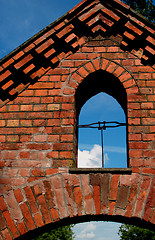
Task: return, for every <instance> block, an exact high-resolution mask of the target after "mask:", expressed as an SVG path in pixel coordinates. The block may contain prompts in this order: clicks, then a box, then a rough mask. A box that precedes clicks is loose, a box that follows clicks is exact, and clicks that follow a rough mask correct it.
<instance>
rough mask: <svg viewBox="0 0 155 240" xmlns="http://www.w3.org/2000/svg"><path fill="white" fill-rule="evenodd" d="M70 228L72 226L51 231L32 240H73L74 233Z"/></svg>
mask: <svg viewBox="0 0 155 240" xmlns="http://www.w3.org/2000/svg"><path fill="white" fill-rule="evenodd" d="M72 227H73V225H69V226H63V227H59V228H56V229H52V230H50V231H49V232H46V233H43V234H42V235H40V236H38V237H36V238H34V239H32V240H73V239H74V232H73V230H72Z"/></svg>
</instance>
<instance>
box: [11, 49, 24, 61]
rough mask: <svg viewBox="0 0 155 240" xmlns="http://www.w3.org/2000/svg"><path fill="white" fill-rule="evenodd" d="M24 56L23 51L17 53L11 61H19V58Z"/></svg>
mask: <svg viewBox="0 0 155 240" xmlns="http://www.w3.org/2000/svg"><path fill="white" fill-rule="evenodd" d="M23 55H24V52H23V51H20V52H18V53H17V54H16V55H15V56H13V59H14V60H17V59H19V58H20V57H22V56H23Z"/></svg>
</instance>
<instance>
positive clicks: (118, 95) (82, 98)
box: [75, 70, 128, 168]
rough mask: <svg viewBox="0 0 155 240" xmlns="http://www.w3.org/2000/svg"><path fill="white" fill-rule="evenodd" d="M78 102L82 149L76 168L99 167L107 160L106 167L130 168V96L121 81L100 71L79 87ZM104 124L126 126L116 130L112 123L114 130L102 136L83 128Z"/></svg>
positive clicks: (79, 136) (78, 124)
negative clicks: (128, 125) (123, 124)
mask: <svg viewBox="0 0 155 240" xmlns="http://www.w3.org/2000/svg"><path fill="white" fill-rule="evenodd" d="M75 100H76V111H77V131H76V139H77V145H78V146H77V149H79V150H78V159H77V163H76V166H77V167H83V168H86V167H87V168H94V167H97V168H99V167H103V164H101V162H103V161H104V167H105V168H126V167H128V150H127V149H128V145H127V142H128V141H127V139H128V135H127V94H126V91H125V89H124V87H123V85H122V83H121V82H120V81H119V79H118V78H116V77H115V76H113V75H112V74H109V73H107V72H106V71H102V70H99V71H96V72H95V73H92V74H90V75H89V76H88V77H87V78H85V79H84V80H83V82H82V83H81V84H80V85H79V87H78V89H77V91H76V94H75ZM103 121H106V122H108V123H109V122H111V121H118V122H119V123H125V124H126V126H123V127H115V128H114V127H112V126H114V125H115V124H113V123H111V124H110V125H111V128H110V127H107V128H106V131H103V133H102V134H101V133H100V131H98V132H97V130H96V129H87V128H85V129H79V126H81V125H85V124H91V123H95V122H96V123H97V122H103ZM108 123H107V126H110V125H108ZM98 129H99V128H98ZM104 130H105V129H104ZM100 135H102V136H100ZM101 139H103V143H102V144H101ZM82 158H84V160H82ZM101 158H104V160H101ZM110 159H111V161H109V160H110Z"/></svg>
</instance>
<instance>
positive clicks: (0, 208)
mask: <svg viewBox="0 0 155 240" xmlns="http://www.w3.org/2000/svg"><path fill="white" fill-rule="evenodd" d="M0 203H1V204H0V210H1V211H2V212H3V211H4V210H6V209H7V206H6V203H5V201H4V198H3V196H1V197H0Z"/></svg>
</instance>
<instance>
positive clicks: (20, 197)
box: [14, 189, 24, 203]
mask: <svg viewBox="0 0 155 240" xmlns="http://www.w3.org/2000/svg"><path fill="white" fill-rule="evenodd" d="M14 195H15V197H16V200H17V202H18V203H20V202H22V201H23V200H24V197H23V194H22V192H21V190H20V189H16V190H14Z"/></svg>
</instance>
